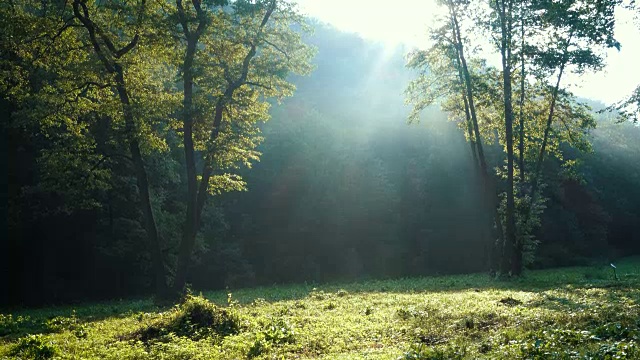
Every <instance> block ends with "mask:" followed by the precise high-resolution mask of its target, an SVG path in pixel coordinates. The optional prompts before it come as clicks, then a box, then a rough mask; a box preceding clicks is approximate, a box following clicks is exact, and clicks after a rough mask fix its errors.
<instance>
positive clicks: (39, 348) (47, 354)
mask: <svg viewBox="0 0 640 360" xmlns="http://www.w3.org/2000/svg"><path fill="white" fill-rule="evenodd" d="M57 354H58V349H57V348H56V347H55V345H54V344H53V342H51V341H49V342H46V341H45V340H44V339H43V337H42V336H39V335H29V336H26V337H23V338H20V340H18V343H17V344H16V345H15V347H14V348H13V349H12V350H11V355H13V356H16V357H19V358H22V359H33V360H47V359H51V358H53V357H54V356H56V355H57Z"/></svg>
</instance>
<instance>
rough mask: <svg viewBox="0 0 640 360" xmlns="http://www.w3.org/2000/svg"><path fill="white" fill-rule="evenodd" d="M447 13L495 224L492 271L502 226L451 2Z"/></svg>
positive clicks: (488, 209) (459, 74) (490, 257)
mask: <svg viewBox="0 0 640 360" xmlns="http://www.w3.org/2000/svg"><path fill="white" fill-rule="evenodd" d="M449 12H450V16H451V22H452V25H453V35H454V42H455V45H456V50H457V54H458V62H459V65H460V66H459V72H458V76H460V81H461V82H462V83H463V84H464V88H465V91H466V94H465V99H466V102H465V111H466V110H467V107H468V110H469V113H470V118H471V123H470V125H471V128H472V130H473V133H474V134H475V139H474V138H473V137H472V139H474V141H472V142H473V143H474V144H475V147H476V150H477V158H478V160H479V165H480V175H481V178H482V182H483V184H482V186H483V189H484V196H483V197H484V200H485V201H484V202H485V204H487V214H493V215H494V220H493V221H491V220H489V221H488V222H489V225H490V230H491V232H493V231H492V230H493V222H495V224H496V232H497V234H495V235H496V236H495V237H494V238H491V237H490V238H489V240H490V243H489V245H488V247H489V251H488V254H487V263H488V266H489V270H490V271H493V269H492V267H493V262H494V256H495V255H494V254H495V253H496V251H495V247H496V238H497V239H498V243H502V242H503V240H502V237H503V235H502V234H503V232H502V224H501V220H500V216H499V213H498V211H497V204H498V203H497V198H496V191H495V184H494V182H493V181H492V179H491V177H490V175H489V170H488V166H487V161H486V157H485V155H484V148H483V146H482V137H481V135H480V127H479V125H478V117H477V115H476V108H475V103H474V97H473V87H472V84H471V74H470V73H469V68H468V66H467V60H466V58H465V55H464V45H463V43H462V36H461V34H460V25H459V23H458V18H457V15H456V9H455V6H454V5H453V3H452V2H449ZM474 153H475V152H474ZM490 216H491V215H489V217H490Z"/></svg>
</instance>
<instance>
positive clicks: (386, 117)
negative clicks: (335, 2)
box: [2, 26, 640, 304]
mask: <svg viewBox="0 0 640 360" xmlns="http://www.w3.org/2000/svg"><path fill="white" fill-rule="evenodd" d="M308 41H309V42H310V43H312V44H314V45H316V46H317V48H318V54H317V56H316V58H315V60H314V63H315V65H316V70H315V72H314V73H313V75H311V76H310V77H296V78H295V79H294V80H293V81H294V83H295V84H296V85H297V87H298V89H297V93H296V96H295V97H293V98H290V99H287V100H285V101H284V103H283V104H282V105H276V106H275V107H274V108H273V109H272V119H271V120H270V121H269V122H267V123H266V124H264V125H263V126H262V130H263V131H262V132H263V136H264V137H265V141H264V143H263V144H262V145H261V146H260V147H259V151H261V152H262V153H263V156H262V159H261V161H260V162H259V163H257V164H255V166H254V167H253V169H251V170H247V171H242V172H241V174H242V175H243V177H244V179H245V181H246V182H247V183H248V189H249V191H246V192H232V193H227V194H222V195H219V196H216V197H215V198H214V202H213V205H212V206H209V207H208V208H207V211H206V213H205V214H204V218H205V219H206V220H205V221H203V229H202V231H201V234H200V236H199V237H198V242H197V244H196V251H195V261H194V262H193V263H192V265H191V269H190V272H189V273H190V276H189V282H190V283H192V284H193V286H194V287H196V288H223V287H226V286H230V287H237V286H249V285H255V284H272V283H274V282H303V281H331V280H337V279H345V278H359V277H396V276H408V275H424V274H438V273H457V272H471V271H484V270H485V269H486V262H487V258H486V257H485V256H481V255H480V256H479V254H484V253H486V248H485V247H486V243H487V242H486V241H485V240H483V239H482V237H481V236H482V234H483V229H484V226H483V223H482V216H481V213H482V210H483V208H482V204H481V199H480V198H479V197H478V195H477V194H478V188H477V187H478V182H477V178H476V176H477V175H475V174H476V173H475V172H474V170H473V163H472V156H471V153H470V151H469V148H468V145H467V144H466V143H465V139H464V135H463V133H462V132H460V131H459V130H458V127H457V126H456V124H455V122H451V121H448V120H447V116H446V115H445V114H444V113H441V112H440V111H439V110H436V109H435V108H430V109H428V110H427V111H426V112H425V113H424V114H423V116H422V123H421V124H420V125H410V126H407V125H406V124H405V123H404V119H405V118H406V116H407V114H408V110H409V109H408V108H406V107H404V106H403V105H402V100H403V95H402V92H403V90H404V86H405V85H406V83H407V81H408V80H409V79H411V77H412V76H413V73H412V72H411V71H409V70H406V69H405V68H404V60H403V57H402V54H403V49H402V48H396V49H393V50H390V49H388V48H385V47H383V46H381V45H377V44H373V43H370V42H367V41H364V40H362V39H360V38H358V37H357V36H356V35H351V34H344V33H340V32H339V31H336V30H333V29H331V28H326V27H324V26H317V28H316V31H315V34H314V35H313V36H312V37H311V38H310V39H309V40H308ZM593 105H594V107H597V106H598V105H597V104H593ZM2 110H3V112H2V113H3V118H4V119H5V121H6V120H7V119H8V118H9V117H10V116H11V115H12V110H13V109H12V107H11V105H10V104H9V103H6V102H5V103H3V109H2ZM5 124H6V122H5ZM5 130H6V131H8V134H9V139H10V142H9V144H8V157H7V158H8V159H9V160H10V164H9V165H10V166H9V168H8V170H9V171H8V180H9V181H8V182H9V184H10V187H9V194H10V199H9V200H10V201H9V204H10V211H11V213H10V215H11V216H10V217H9V222H10V228H9V235H10V237H9V249H8V250H9V251H8V252H5V254H6V255H5V256H6V260H7V262H6V263H7V264H8V270H9V271H8V274H9V276H8V279H7V281H8V285H7V286H6V287H5V288H8V289H9V291H8V292H7V293H6V294H8V295H9V299H6V300H8V301H10V302H11V303H26V304H40V303H47V302H55V301H73V300H78V299H86V298H110V297H122V296H131V295H136V294H145V293H148V292H149V291H151V282H150V280H149V279H150V275H151V273H152V270H151V260H150V254H149V249H148V248H147V247H146V246H145V241H144V230H143V228H142V227H141V225H140V222H139V218H140V216H141V214H140V212H139V211H137V210H136V209H135V208H133V207H132V206H131V203H132V202H133V201H134V200H135V197H136V195H135V188H134V187H133V184H134V180H133V179H132V178H131V177H130V176H124V175H119V176H117V177H115V178H114V179H113V183H112V185H111V186H112V188H111V189H110V190H109V191H107V192H105V193H104V194H101V195H102V196H103V197H102V198H100V199H99V201H100V204H99V206H97V207H95V208H92V209H87V210H73V211H62V210H60V209H61V208H63V207H64V205H65V202H67V201H69V200H68V198H65V196H64V195H63V194H59V193H55V192H51V191H45V190H43V189H41V188H40V187H38V186H37V184H38V182H39V181H40V179H41V177H42V176H43V174H42V170H41V169H40V168H39V166H38V163H37V158H38V154H40V153H41V152H42V151H44V150H46V149H47V146H48V144H47V142H46V140H44V139H42V138H41V137H40V136H32V135H30V134H28V133H25V132H24V131H22V130H21V129H19V128H11V127H9V128H6V127H5ZM591 139H592V141H593V152H592V153H588V154H578V153H577V151H575V150H572V149H571V148H567V149H566V150H565V151H566V153H567V155H566V156H567V157H577V156H578V155H580V157H582V158H583V163H582V164H581V165H580V166H579V171H578V176H577V177H575V176H569V175H570V174H566V172H563V171H561V168H560V165H559V164H556V163H549V164H548V165H547V166H546V167H545V179H548V180H547V182H548V186H547V187H546V188H545V190H544V191H545V194H546V196H547V197H548V198H549V200H548V203H547V205H546V206H547V209H546V210H545V212H544V215H543V217H542V220H541V224H542V225H541V227H540V228H539V229H538V230H537V231H536V238H537V239H539V241H540V245H539V247H538V249H537V250H536V259H535V262H534V264H533V265H534V266H539V267H540V266H543V267H544V266H558V265H568V264H575V263H584V262H588V261H592V260H595V259H601V260H604V258H609V257H610V258H615V257H616V256H621V255H625V254H632V253H638V252H639V251H640V248H639V247H638V244H640V228H639V225H638V224H640V219H639V214H640V209H639V208H638V206H640V205H639V204H640V201H638V200H639V199H640V193H639V190H638V189H639V187H638V185H639V184H640V164H638V162H637V154H638V153H640V148H638V146H640V141H639V140H640V131H639V129H638V127H637V126H634V125H632V124H627V123H625V124H617V123H615V122H614V119H613V117H612V116H610V115H604V114H603V115H599V116H598V126H597V128H596V129H595V130H593V131H592V132H591ZM487 152H488V158H489V162H490V164H491V165H492V166H496V165H497V163H498V162H499V161H500V153H501V149H500V148H499V147H497V146H496V145H490V146H489V147H488V149H487ZM180 155H181V153H180V152H179V151H176V152H175V153H171V154H167V155H163V156H158V157H157V158H154V159H153V162H151V164H152V166H151V167H150V172H156V173H157V174H158V175H159V176H157V177H156V176H154V177H152V178H155V179H161V181H158V180H156V181H158V182H156V183H153V184H152V186H153V187H154V189H155V190H154V194H155V196H156V200H155V201H162V202H163V203H164V205H163V206H162V207H161V208H159V209H158V220H157V222H158V226H159V228H160V229H161V233H164V234H179V231H180V227H181V223H180V218H179V214H180V212H181V211H182V210H181V209H182V207H183V206H184V205H183V204H182V203H181V200H180V199H181V196H180V194H172V193H171V192H172V191H173V190H174V189H176V188H178V189H179V188H182V187H181V186H179V183H181V182H184V181H185V180H184V177H183V176H182V175H181V169H182V165H181V164H180ZM121 166H125V165H121ZM176 236H177V235H176ZM484 236H486V234H485V235H484ZM165 255H166V256H167V257H171V256H175V248H171V247H167V248H166V249H165Z"/></svg>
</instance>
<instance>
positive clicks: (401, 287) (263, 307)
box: [0, 258, 640, 359]
mask: <svg viewBox="0 0 640 360" xmlns="http://www.w3.org/2000/svg"><path fill="white" fill-rule="evenodd" d="M616 265H617V266H618V269H617V274H618V277H619V280H616V279H615V278H614V276H613V271H612V270H613V269H612V268H611V267H609V266H608V264H607V265H606V266H604V265H603V266H598V267H574V268H562V269H551V270H542V271H529V272H527V273H526V274H525V276H524V277H522V278H519V279H512V280H501V281H498V280H493V279H490V278H489V277H488V276H487V275H484V274H472V275H459V276H442V277H424V278H410V279H399V280H374V281H365V282H358V283H344V284H333V285H316V287H314V286H312V285H297V286H294V285H291V286H274V287H263V288H254V289H245V290H237V291H233V293H232V294H231V295H229V294H227V292H211V293H205V294H204V295H203V296H202V297H201V296H191V297H188V298H187V299H186V301H185V302H184V303H182V304H181V305H176V306H173V307H165V308H162V307H157V306H155V305H154V304H153V302H152V301H151V300H144V301H140V300H139V301H118V302H108V303H99V304H87V305H81V306H75V307H51V308H44V309H35V310H24V311H16V312H14V313H12V314H8V313H5V314H2V315H0V359H5V358H17V359H247V358H259V359H260V358H261V359H640V258H629V259H625V260H623V261H620V262H619V263H617V264H616Z"/></svg>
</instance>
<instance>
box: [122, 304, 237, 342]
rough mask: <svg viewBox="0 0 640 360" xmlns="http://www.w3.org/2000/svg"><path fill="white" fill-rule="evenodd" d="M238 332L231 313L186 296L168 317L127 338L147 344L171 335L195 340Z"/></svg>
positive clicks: (232, 312) (231, 310)
mask: <svg viewBox="0 0 640 360" xmlns="http://www.w3.org/2000/svg"><path fill="white" fill-rule="evenodd" d="M240 329H241V319H240V317H239V315H238V314H237V313H236V311H235V310H234V309H230V308H221V307H218V306H216V305H215V304H214V303H212V302H210V301H209V300H207V299H205V298H204V297H201V296H192V295H187V297H186V298H185V300H184V302H183V303H182V304H180V305H177V306H176V307H175V308H174V309H173V310H172V312H171V313H170V314H169V315H168V316H166V317H164V318H163V319H161V320H160V321H157V322H156V323H154V324H152V325H150V326H148V327H146V328H143V329H141V330H139V331H137V332H135V333H133V334H132V335H131V336H130V337H129V338H131V339H137V340H141V341H143V342H148V341H150V340H153V339H158V338H162V337H165V336H167V335H169V334H173V335H176V336H183V337H188V338H191V339H194V340H198V339H202V338H205V337H209V336H214V337H225V336H229V335H234V334H238V333H239V332H240Z"/></svg>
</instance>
